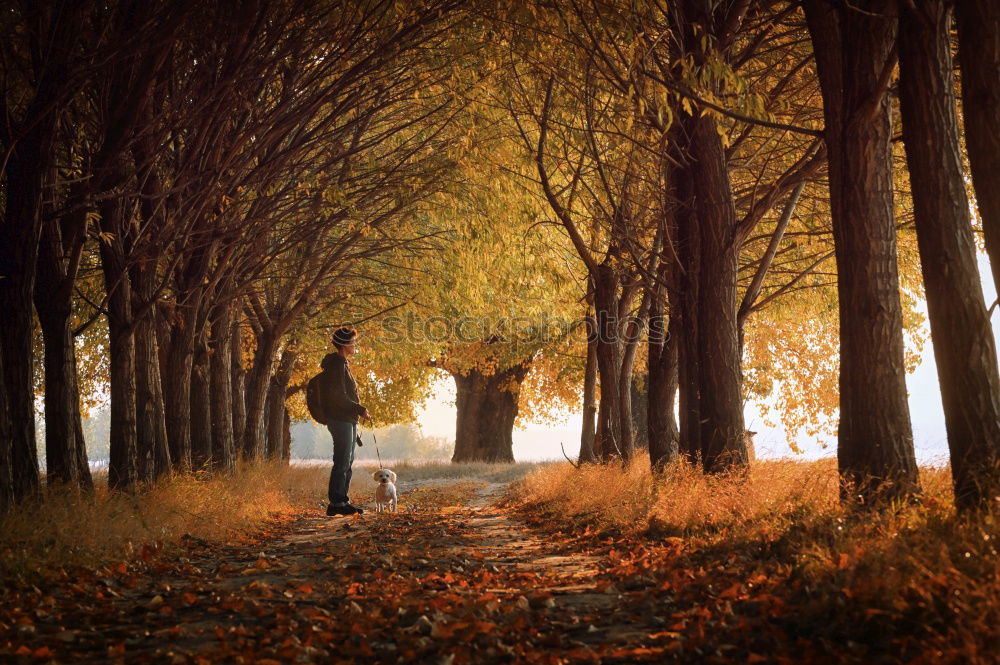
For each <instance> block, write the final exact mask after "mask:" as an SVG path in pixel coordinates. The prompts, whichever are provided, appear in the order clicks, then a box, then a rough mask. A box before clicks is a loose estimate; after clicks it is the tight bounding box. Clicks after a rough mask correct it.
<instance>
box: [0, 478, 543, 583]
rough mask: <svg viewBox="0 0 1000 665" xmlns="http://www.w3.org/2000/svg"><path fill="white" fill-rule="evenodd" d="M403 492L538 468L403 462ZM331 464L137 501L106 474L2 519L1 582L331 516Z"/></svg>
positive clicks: (161, 489) (361, 486)
mask: <svg viewBox="0 0 1000 665" xmlns="http://www.w3.org/2000/svg"><path fill="white" fill-rule="evenodd" d="M376 468H378V464H377V463H375V462H371V463H369V462H361V463H357V464H355V465H354V476H353V478H352V481H351V496H352V498H354V499H355V500H356V501H358V502H361V503H364V502H367V501H370V500H371V499H372V496H373V494H374V488H375V483H374V481H373V480H372V478H371V471H372V470H373V469H376ZM393 468H394V470H395V471H396V472H397V473H398V474H399V479H400V482H401V486H402V489H403V490H406V488H407V485H408V484H410V483H416V484H427V483H430V484H433V483H434V481H435V480H441V481H442V482H449V483H454V482H455V481H456V480H458V479H466V480H468V481H470V482H473V483H479V484H477V485H473V484H469V483H466V484H465V485H464V486H463V487H461V488H457V487H456V488H455V489H456V491H459V490H461V491H463V492H466V493H468V492H469V491H470V488H473V487H479V486H481V484H482V483H489V482H504V481H506V480H510V479H514V478H520V477H522V476H523V475H524V474H525V473H527V472H528V471H529V470H531V469H534V468H535V465H530V464H503V465H495V464H449V463H447V462H443V463H401V464H396V465H395V466H394V467H393ZM329 475H330V464H329V463H325V464H316V465H293V466H290V467H289V466H285V465H280V464H276V465H272V464H263V465H254V466H251V465H246V466H242V467H241V468H240V469H239V470H238V472H237V473H236V474H235V475H234V476H232V477H219V476H211V475H207V474H194V475H183V476H176V477H173V478H170V479H168V480H164V481H163V482H160V483H157V484H156V485H155V486H153V487H150V488H147V489H146V490H144V491H142V492H140V493H137V494H134V495H129V494H119V493H115V492H109V491H108V490H107V489H105V488H104V485H105V482H106V478H105V477H102V476H100V475H99V476H98V477H96V478H95V483H96V484H97V485H98V489H97V490H96V491H95V492H94V493H93V494H84V495H80V494H76V493H54V492H49V493H48V494H47V496H46V497H45V500H44V501H42V502H39V503H37V504H29V505H23V506H21V507H19V508H18V510H16V511H14V512H11V513H9V514H7V515H0V579H5V578H7V577H8V576H14V575H19V576H26V577H30V576H34V575H38V574H44V573H45V572H46V571H56V570H58V569H59V568H63V567H73V566H85V567H90V568H94V567H98V566H102V565H106V564H109V563H112V562H115V561H121V560H123V559H128V558H129V557H131V556H133V555H134V554H136V553H138V552H141V550H142V549H143V547H145V546H152V547H159V546H162V545H170V544H175V543H178V542H180V541H181V539H182V538H184V537H185V536H193V537H195V538H199V539H202V540H206V541H209V542H213V543H223V542H233V541H239V540H241V539H244V538H246V537H249V536H251V535H253V534H255V533H256V532H258V531H259V530H260V529H261V528H262V527H264V526H265V524H266V523H267V522H268V521H270V520H273V519H275V518H280V517H283V516H290V515H292V514H294V513H297V512H302V511H312V510H316V511H319V510H322V509H323V508H324V507H325V505H326V493H327V480H328V478H329ZM431 494H432V492H428V490H427V489H426V488H421V491H420V492H417V493H416V494H413V496H412V497H409V498H408V497H407V496H406V494H404V496H403V497H402V501H401V503H402V504H405V503H406V501H408V500H410V499H413V500H414V501H416V500H418V499H419V503H420V504H421V505H422V506H424V507H426V506H427V505H431V504H432V503H434V502H435V501H438V499H441V500H444V498H443V497H438V498H435V497H432V496H431Z"/></svg>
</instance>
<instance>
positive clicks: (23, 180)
mask: <svg viewBox="0 0 1000 665" xmlns="http://www.w3.org/2000/svg"><path fill="white" fill-rule="evenodd" d="M60 74H61V73H60ZM39 96H43V95H42V92H41V91H40V92H39ZM42 108H44V106H43V107H42ZM31 111H32V109H29V117H31ZM36 111H37V109H36ZM30 122H31V123H32V125H31V127H32V129H31V130H30V131H27V132H25V133H24V135H23V136H21V137H19V139H18V141H17V142H16V143H15V144H14V145H13V146H12V149H11V152H10V154H9V155H8V156H7V158H6V159H7V161H6V168H5V169H4V173H3V175H4V176H5V180H6V183H5V187H4V194H5V202H4V216H3V223H0V312H3V317H4V322H3V325H0V356H3V363H2V365H3V370H4V373H3V375H2V376H0V380H2V381H3V383H4V393H5V395H6V398H7V421H6V422H5V423H4V427H3V429H4V430H5V431H6V432H7V436H5V437H4V439H3V440H0V446H3V447H6V451H5V453H4V455H3V456H4V457H5V458H6V459H8V460H9V464H10V482H11V487H10V494H11V495H12V496H13V497H14V499H19V498H23V497H28V496H33V495H36V494H37V493H38V489H39V475H38V453H37V450H36V442H35V409H34V403H33V401H34V387H33V378H34V354H33V352H32V330H33V328H34V310H33V308H32V297H33V295H34V288H35V266H36V262H37V256H38V243H39V238H40V233H41V223H42V219H41V207H42V191H43V188H44V182H45V174H46V173H47V170H48V164H49V162H50V159H51V152H52V137H53V133H54V128H53V121H52V119H51V118H50V117H46V116H43V117H32V118H31V120H30ZM0 482H3V479H0Z"/></svg>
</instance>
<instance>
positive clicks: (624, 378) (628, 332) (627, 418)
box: [618, 305, 646, 462]
mask: <svg viewBox="0 0 1000 665" xmlns="http://www.w3.org/2000/svg"><path fill="white" fill-rule="evenodd" d="M619 309H622V308H619ZM645 309H646V308H645V305H644V306H643V307H642V309H641V310H640V312H639V316H638V317H636V318H634V319H631V320H630V321H628V323H626V324H624V325H623V326H622V328H623V329H624V331H625V337H624V338H623V339H622V356H621V373H620V374H619V376H618V390H619V391H620V394H619V396H618V399H619V400H620V401H619V406H618V408H619V416H618V417H619V418H620V425H619V428H620V431H621V436H622V438H621V450H622V461H623V462H627V461H629V460H631V459H632V457H633V456H634V455H635V447H636V442H635V437H636V432H635V418H634V416H633V413H632V411H633V408H634V406H633V404H632V395H633V385H632V383H633V374H634V370H635V353H636V350H638V348H639V339H640V338H641V337H642V327H643V324H642V320H643V318H644V317H645V316H646V312H645V311H644V310H645Z"/></svg>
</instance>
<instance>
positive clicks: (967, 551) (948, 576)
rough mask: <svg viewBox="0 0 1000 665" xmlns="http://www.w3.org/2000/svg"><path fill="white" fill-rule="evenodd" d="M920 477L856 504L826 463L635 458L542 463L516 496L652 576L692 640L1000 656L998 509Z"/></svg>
mask: <svg viewBox="0 0 1000 665" xmlns="http://www.w3.org/2000/svg"><path fill="white" fill-rule="evenodd" d="M921 482H922V485H923V495H922V497H921V500H920V502H919V503H918V504H917V505H913V506H905V507H902V506H900V507H897V509H895V510H887V511H884V512H881V513H875V514H873V513H852V512H849V511H847V510H845V508H843V507H842V506H841V505H840V503H839V502H838V482H837V471H836V463H835V462H834V461H833V460H821V461H817V462H797V461H790V460H779V461H762V462H757V463H755V464H754V465H753V466H751V468H750V470H749V473H747V474H746V475H740V476H737V475H732V476H714V477H710V476H705V475H703V474H701V473H700V472H698V471H696V470H694V469H692V468H690V467H689V466H687V465H684V464H680V465H677V466H674V467H671V468H669V469H667V470H666V471H665V472H663V473H661V474H653V473H651V472H650V471H649V469H648V460H646V459H645V458H642V459H637V460H635V461H634V462H633V463H632V464H631V465H629V466H628V467H625V468H621V467H599V466H585V467H582V468H581V469H574V468H572V467H571V466H569V465H568V464H559V465H552V466H550V467H545V468H541V469H539V470H537V471H535V472H534V473H532V474H530V475H529V476H527V477H526V478H525V479H524V480H523V481H521V482H520V483H517V484H516V485H515V486H514V488H513V491H512V499H513V502H514V504H515V505H517V506H519V507H520V508H521V509H523V514H525V515H526V516H529V519H530V516H538V517H537V520H538V522H539V523H540V524H541V525H544V528H548V529H551V528H553V527H554V528H557V529H560V530H562V531H564V532H566V533H568V534H570V535H575V536H577V537H583V538H589V539H591V540H592V541H596V542H601V543H604V544H605V546H606V547H610V548H612V553H613V557H612V559H613V561H614V562H615V566H616V570H618V571H619V572H620V573H621V575H622V577H623V579H626V580H629V579H631V578H632V577H635V576H640V577H642V576H645V577H651V578H655V580H656V583H657V584H660V585H661V587H660V588H662V589H667V590H669V592H670V594H671V600H670V602H671V603H677V606H676V607H675V611H674V612H673V614H672V616H669V615H668V618H669V619H671V620H675V621H676V624H675V625H676V626H677V627H678V628H677V630H678V631H679V634H683V635H684V636H690V635H691V634H697V631H698V630H701V631H703V632H704V631H705V630H706V626H709V625H710V626H712V630H713V631H714V633H713V635H714V637H713V639H714V640H715V641H716V642H718V643H722V642H724V641H725V639H730V638H731V639H732V640H734V641H738V640H740V639H743V638H742V637H740V636H741V635H744V634H745V633H746V632H747V631H748V630H753V627H755V626H756V627H758V628H759V630H760V632H757V633H755V634H756V638H755V639H756V640H757V642H756V644H757V646H758V649H759V650H758V651H757V653H762V652H763V653H770V654H771V657H776V656H778V655H782V657H787V658H791V659H792V660H800V659H813V660H815V662H828V661H830V660H831V658H832V657H833V655H834V654H836V655H837V657H838V658H839V657H845V658H846V659H847V660H848V661H850V660H858V661H865V660H868V659H875V660H885V659H888V661H892V662H914V663H920V662H928V663H929V662H966V663H977V662H982V663H986V662H995V660H994V659H995V658H996V653H997V649H998V648H1000V556H998V553H997V541H998V539H1000V523H998V519H997V514H996V512H994V513H988V514H983V515H978V516H976V517H974V518H966V517H961V516H956V515H955V513H954V508H953V503H952V497H951V491H950V474H949V471H948V469H947V468H937V469H922V470H921ZM706 622H707V623H706ZM758 624H760V625H759V626H758ZM727 627H728V628H727ZM730 628H731V633H730ZM741 631H742V632H741ZM764 635H768V636H770V637H769V638H768V639H764V638H763V637H762V636H764ZM744 641H746V643H747V644H751V642H750V641H747V640H744ZM778 661H779V662H780V661H781V658H778Z"/></svg>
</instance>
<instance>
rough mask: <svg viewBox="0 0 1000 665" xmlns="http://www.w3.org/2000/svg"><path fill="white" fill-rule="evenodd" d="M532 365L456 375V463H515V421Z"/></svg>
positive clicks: (454, 457)
mask: <svg viewBox="0 0 1000 665" xmlns="http://www.w3.org/2000/svg"><path fill="white" fill-rule="evenodd" d="M527 374H528V365H527V364H524V365H516V366H514V367H511V368H509V369H505V370H500V371H498V372H496V373H494V374H489V375H486V374H483V373H482V372H479V371H478V370H475V369H473V370H471V371H470V372H469V373H467V374H452V376H453V377H454V378H455V387H456V389H457V394H456V400H455V405H456V407H457V420H456V427H455V453H454V454H453V455H452V457H451V461H452V462H456V463H457V462H513V461H514V450H513V446H514V441H513V432H514V420H515V418H517V402H518V398H519V397H520V393H521V383H522V382H523V381H524V377H525V376H527Z"/></svg>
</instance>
